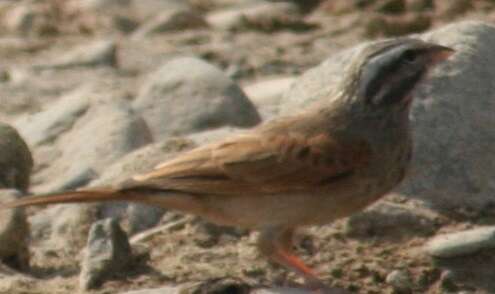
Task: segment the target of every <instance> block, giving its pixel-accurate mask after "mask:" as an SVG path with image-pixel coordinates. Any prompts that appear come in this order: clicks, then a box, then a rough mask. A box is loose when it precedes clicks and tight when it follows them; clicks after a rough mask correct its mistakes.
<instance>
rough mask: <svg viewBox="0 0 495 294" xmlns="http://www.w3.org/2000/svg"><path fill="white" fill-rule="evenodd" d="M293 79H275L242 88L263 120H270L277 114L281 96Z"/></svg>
mask: <svg viewBox="0 0 495 294" xmlns="http://www.w3.org/2000/svg"><path fill="white" fill-rule="evenodd" d="M294 80H295V78H294V77H277V78H271V79H268V80H263V81H260V82H256V83H253V84H251V85H248V86H246V87H244V89H243V90H244V92H245V93H246V95H247V96H248V97H249V99H250V100H251V101H252V102H253V103H254V105H255V106H256V108H257V109H258V111H259V112H260V113H261V116H262V117H263V119H267V118H272V117H273V116H275V114H276V113H277V112H278V107H279V105H280V101H281V100H282V98H283V94H284V93H285V92H286V91H287V90H288V89H289V88H290V86H291V85H292V83H293V82H294Z"/></svg>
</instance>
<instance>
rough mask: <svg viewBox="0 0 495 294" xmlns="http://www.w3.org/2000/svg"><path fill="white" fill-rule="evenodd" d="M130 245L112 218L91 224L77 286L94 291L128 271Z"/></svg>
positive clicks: (130, 258) (130, 256) (130, 253)
mask: <svg viewBox="0 0 495 294" xmlns="http://www.w3.org/2000/svg"><path fill="white" fill-rule="evenodd" d="M132 261H133V258H132V252H131V246H130V245H129V241H128V239H127V236H126V234H125V233H124V231H122V229H121V228H120V226H119V224H118V223H117V221H116V220H114V219H105V220H101V221H98V222H96V223H94V224H93V226H92V227H91V230H90V232H89V237H88V244H87V248H86V249H85V252H84V260H83V263H82V269H81V275H80V277H79V278H80V279H79V282H80V287H81V288H83V289H86V290H87V289H94V288H97V287H99V286H100V285H101V284H102V283H103V282H104V281H105V280H106V279H108V278H111V277H113V276H115V275H116V274H118V273H121V272H122V271H125V270H127V269H128V267H129V265H130V264H131V263H132Z"/></svg>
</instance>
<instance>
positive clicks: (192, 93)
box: [134, 57, 261, 139]
mask: <svg viewBox="0 0 495 294" xmlns="http://www.w3.org/2000/svg"><path fill="white" fill-rule="evenodd" d="M134 108H135V109H136V110H137V112H138V113H139V114H141V115H142V116H143V117H144V118H145V119H146V121H147V122H148V125H149V126H150V129H151V131H152V133H153V135H154V137H155V138H157V139H163V138H165V137H167V136H170V135H178V134H189V133H194V132H199V131H203V130H206V129H212V128H218V127H221V126H227V125H230V126H237V127H252V126H254V125H256V124H258V123H259V122H260V120H261V119H260V116H259V114H258V112H257V110H256V109H255V107H254V105H253V104H252V103H251V101H249V99H248V98H247V97H246V96H245V94H244V92H242V90H241V89H240V88H239V87H238V86H237V85H236V84H235V83H234V82H233V81H232V80H231V79H229V78H228V77H226V76H225V75H224V74H223V73H222V72H221V71H220V70H219V69H218V68H216V67H214V66H212V65H211V64H209V63H207V62H205V61H203V60H200V59H197V58H191V57H180V58H176V59H173V60H171V61H169V62H166V63H165V64H164V65H162V66H161V67H160V68H159V69H158V70H157V71H156V72H155V73H153V74H152V75H151V76H150V78H149V80H148V81H147V82H146V83H145V84H144V85H143V86H142V88H141V90H140V93H139V95H138V97H137V98H136V100H135V101H134Z"/></svg>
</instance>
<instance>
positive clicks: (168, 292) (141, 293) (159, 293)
mask: <svg viewBox="0 0 495 294" xmlns="http://www.w3.org/2000/svg"><path fill="white" fill-rule="evenodd" d="M185 293H188V292H186V291H184V287H181V286H177V287H162V288H155V289H143V290H136V291H129V292H121V293H120V294H185Z"/></svg>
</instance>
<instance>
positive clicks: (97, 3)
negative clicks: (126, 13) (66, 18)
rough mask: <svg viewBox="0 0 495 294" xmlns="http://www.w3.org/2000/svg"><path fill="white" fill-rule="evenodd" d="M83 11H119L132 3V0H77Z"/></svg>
mask: <svg viewBox="0 0 495 294" xmlns="http://www.w3.org/2000/svg"><path fill="white" fill-rule="evenodd" d="M77 4H78V7H77V8H79V9H81V10H82V11H92V12H101V11H102V10H103V11H105V12H107V11H118V10H122V9H123V8H127V7H129V6H130V5H131V0H84V1H77Z"/></svg>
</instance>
